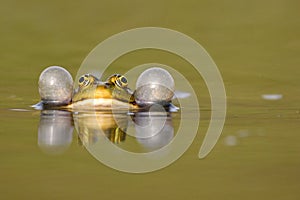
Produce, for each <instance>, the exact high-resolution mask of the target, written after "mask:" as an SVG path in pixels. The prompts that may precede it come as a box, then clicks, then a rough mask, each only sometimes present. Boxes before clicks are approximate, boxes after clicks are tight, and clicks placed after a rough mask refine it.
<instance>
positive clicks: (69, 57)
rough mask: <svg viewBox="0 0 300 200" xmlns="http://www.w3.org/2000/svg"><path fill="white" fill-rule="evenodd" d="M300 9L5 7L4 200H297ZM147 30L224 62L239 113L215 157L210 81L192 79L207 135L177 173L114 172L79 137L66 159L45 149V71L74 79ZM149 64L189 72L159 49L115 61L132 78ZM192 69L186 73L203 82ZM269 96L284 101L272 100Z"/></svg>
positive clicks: (269, 5)
mask: <svg viewBox="0 0 300 200" xmlns="http://www.w3.org/2000/svg"><path fill="white" fill-rule="evenodd" d="M299 7H300V3H299V2H298V1H293V0H290V1H283V0H282V1H263V2H262V1H226V2H221V1H187V2H183V1H182V2H181V1H164V2H161V1H147V2H146V1H145V2H144V1H120V2H115V3H111V2H109V1H103V2H99V1H76V2H73V1H65V2H61V1H46V2H43V3H41V2H40V1H2V2H1V7H0V13H1V14H0V23H1V29H0V36H1V37H0V38H1V39H0V44H1V48H0V49H1V50H0V60H1V61H0V62H1V72H2V73H1V74H2V77H1V96H0V97H1V98H0V114H1V115H0V123H1V129H0V155H1V164H0V177H1V183H0V186H1V187H0V192H1V199H71V198H72V199H86V198H102V199H118V198H119V199H170V198H172V199H183V198H186V199H272V200H274V199H298V198H299V196H300V193H299V187H300V181H299V179H300V173H299V167H300V159H299V155H300V148H299V140H300V136H299V129H298V128H300V103H299V102H300V101H299V100H300V96H299V93H300V82H299V77H300V70H299V66H298V65H299V63H300V58H299V56H298V55H299V53H300V48H299V47H300V37H299V35H300V13H299ZM143 26H157V27H165V28H170V29H174V30H177V31H180V32H182V33H185V34H187V35H189V36H190V37H192V38H194V39H195V40H197V41H198V42H199V43H200V44H202V45H203V46H204V47H205V49H206V50H207V51H208V52H209V53H210V55H211V56H212V58H213V59H214V61H215V62H216V64H217V65H218V67H219V70H220V72H221V74H222V77H223V79H224V84H225V87H226V92H227V100H228V102H227V103H228V109H227V118H226V122H225V126H224V129H223V132H222V136H221V138H220V140H219V141H218V143H217V145H216V146H215V148H214V149H213V151H212V152H211V153H210V154H209V156H208V157H206V158H205V159H203V160H199V159H198V157H197V155H198V152H199V148H200V146H201V144H202V141H203V138H204V134H205V132H206V129H207V127H208V123H209V117H210V112H209V106H210V101H209V95H208V92H207V91H206V87H205V83H204V82H203V81H202V82H201V81H200V82H198V83H193V86H194V87H196V88H198V89H197V90H198V91H200V92H199V93H198V94H197V95H198V98H199V102H200V108H201V109H203V112H201V121H200V127H199V131H198V134H197V136H196V139H195V140H194V142H193V143H192V145H191V147H190V148H189V149H188V151H187V152H185V153H184V155H183V156H182V157H181V158H180V159H179V160H177V161H176V162H175V163H173V164H172V165H170V166H169V167H167V168H164V169H162V170H159V171H156V172H153V173H148V174H139V175H132V174H127V173H122V172H118V171H115V170H113V169H110V168H108V167H106V166H105V165H103V164H101V163H100V162H99V161H97V160H96V159H94V158H93V157H92V156H91V155H90V154H89V153H88V152H87V151H86V150H85V149H84V147H82V146H80V145H78V142H77V133H76V132H74V133H73V140H72V143H71V145H70V147H69V148H68V149H66V151H65V152H64V153H63V154H60V155H56V156H54V155H49V154H47V153H45V152H44V151H43V150H42V149H40V148H39V146H38V125H39V121H40V112H39V111H34V110H32V109H31V108H29V106H30V105H32V104H34V103H36V102H38V101H39V95H38V90H37V81H38V77H39V74H40V73H41V71H42V70H43V69H44V68H45V67H47V66H49V65H60V66H63V67H65V68H66V69H67V70H69V71H70V72H71V74H72V75H73V77H75V76H76V72H77V70H78V68H79V66H80V64H81V62H82V61H83V59H84V58H85V57H86V56H87V54H88V53H89V52H90V51H91V50H92V49H93V48H94V47H95V46H96V45H97V44H98V43H99V42H101V41H103V40H105V39H106V38H107V37H109V36H111V35H113V34H116V33H119V32H121V31H125V30H128V29H131V28H136V27H143ZM147 62H161V63H164V64H167V65H169V66H174V67H175V68H180V67H182V68H183V67H184V66H188V64H187V63H185V62H184V61H183V60H182V59H180V58H176V56H174V55H170V54H167V53H162V52H157V51H147V52H143V51H141V52H135V53H132V54H129V55H127V56H124V57H121V58H120V59H119V60H117V61H116V62H114V63H113V66H122V67H121V68H120V71H122V70H123V71H126V70H127V69H130V67H131V66H136V65H138V64H142V63H147ZM186 69H188V70H187V71H186V72H185V76H186V78H188V79H191V80H194V79H195V77H198V78H200V76H199V75H197V74H195V71H193V70H192V68H186ZM121 73H122V72H121ZM263 94H282V95H283V96H282V99H280V100H276V101H269V100H264V99H262V97H261V95H263ZM11 109H26V110H29V111H28V112H20V111H12V110H11ZM175 122H176V120H175Z"/></svg>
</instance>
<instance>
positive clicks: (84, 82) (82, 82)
mask: <svg viewBox="0 0 300 200" xmlns="http://www.w3.org/2000/svg"><path fill="white" fill-rule="evenodd" d="M91 82H93V77H92V76H90V75H89V74H85V75H83V76H81V77H80V78H79V80H78V84H79V87H86V86H88V85H89V84H90V83H91Z"/></svg>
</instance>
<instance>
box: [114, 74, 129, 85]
mask: <svg viewBox="0 0 300 200" xmlns="http://www.w3.org/2000/svg"><path fill="white" fill-rule="evenodd" d="M116 84H117V85H118V86H119V87H127V85H128V81H127V78H126V77H125V76H120V77H118V78H117V80H116Z"/></svg>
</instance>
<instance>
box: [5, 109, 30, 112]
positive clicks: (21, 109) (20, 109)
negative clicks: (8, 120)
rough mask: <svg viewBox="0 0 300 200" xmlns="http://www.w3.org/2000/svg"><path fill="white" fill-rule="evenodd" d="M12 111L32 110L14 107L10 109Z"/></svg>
mask: <svg viewBox="0 0 300 200" xmlns="http://www.w3.org/2000/svg"><path fill="white" fill-rule="evenodd" d="M9 110H11V111H16V112H29V111H30V110H27V109H22V108H12V109H9Z"/></svg>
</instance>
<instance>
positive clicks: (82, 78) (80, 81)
mask: <svg viewBox="0 0 300 200" xmlns="http://www.w3.org/2000/svg"><path fill="white" fill-rule="evenodd" d="M83 81H84V77H83V76H82V77H80V79H79V81H78V82H79V84H80V83H82V82H83Z"/></svg>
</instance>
